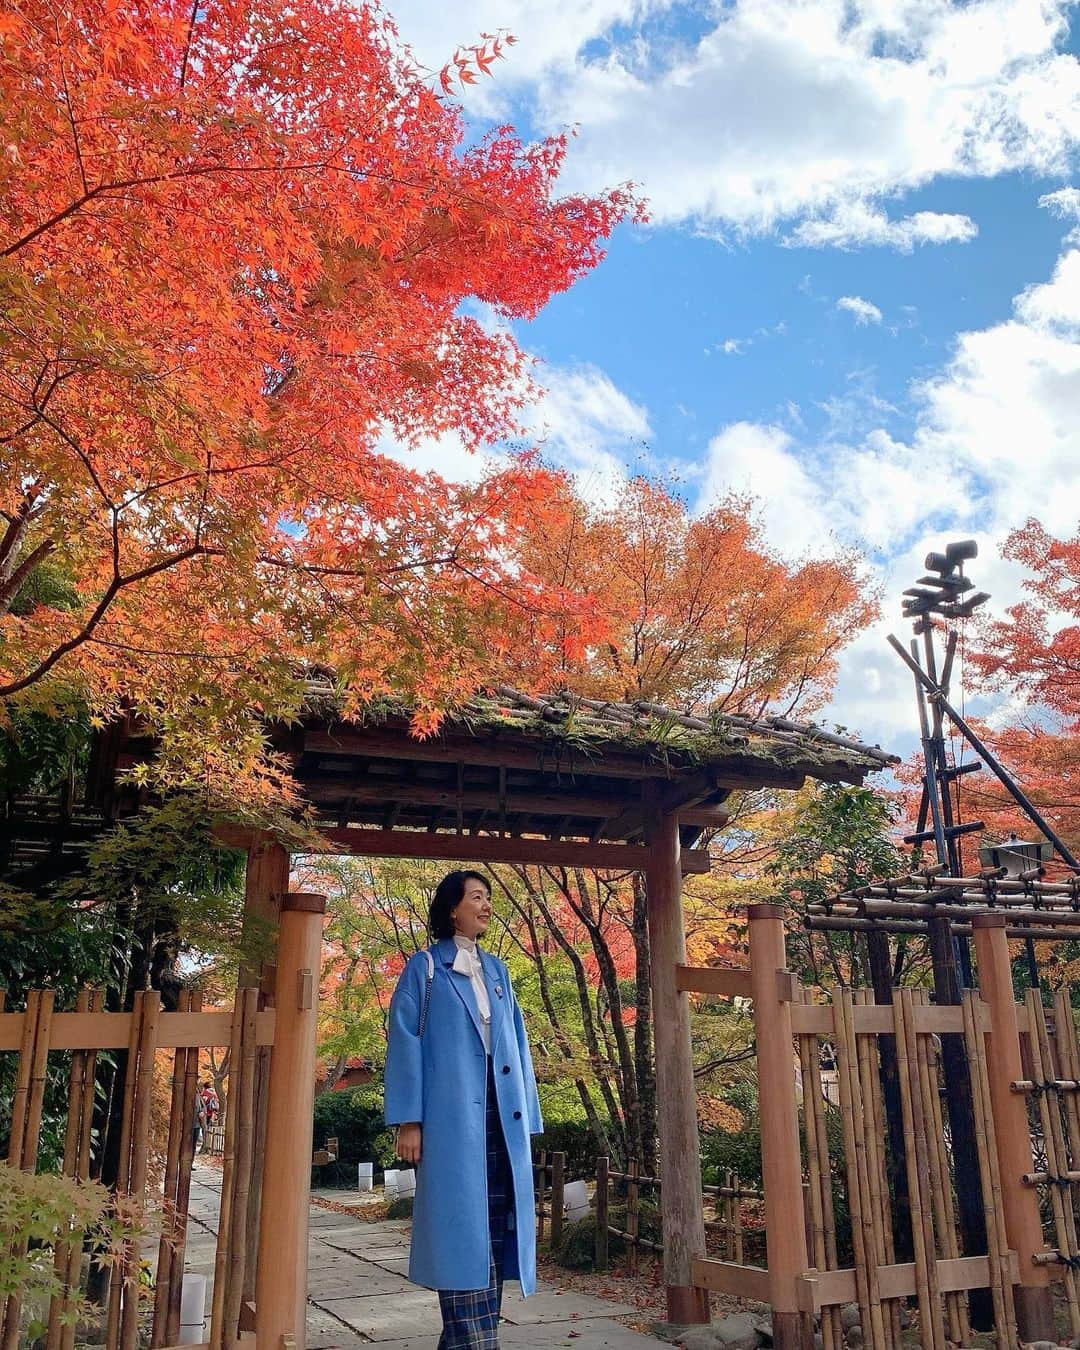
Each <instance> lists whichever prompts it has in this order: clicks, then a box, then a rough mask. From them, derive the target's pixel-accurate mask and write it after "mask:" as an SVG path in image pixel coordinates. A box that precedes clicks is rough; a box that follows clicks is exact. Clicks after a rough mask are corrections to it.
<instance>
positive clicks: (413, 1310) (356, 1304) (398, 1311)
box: [333, 1289, 442, 1341]
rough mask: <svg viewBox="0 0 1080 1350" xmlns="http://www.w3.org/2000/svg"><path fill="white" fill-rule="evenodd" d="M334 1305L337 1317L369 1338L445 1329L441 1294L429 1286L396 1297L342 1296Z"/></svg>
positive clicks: (416, 1335)
mask: <svg viewBox="0 0 1080 1350" xmlns="http://www.w3.org/2000/svg"><path fill="white" fill-rule="evenodd" d="M333 1308H334V1316H335V1317H338V1318H340V1319H341V1320H342V1321H343V1322H347V1323H348V1324H349V1326H350V1327H352V1328H353V1330H354V1331H358V1332H359V1333H360V1335H361V1336H366V1337H367V1339H368V1340H369V1341H395V1340H401V1339H402V1338H403V1337H404V1338H407V1339H410V1340H411V1339H413V1338H416V1339H419V1338H421V1337H423V1336H430V1335H435V1336H436V1337H437V1336H438V1333H439V1332H440V1331H441V1329H442V1317H441V1315H440V1313H439V1300H438V1297H437V1296H436V1295H435V1294H433V1293H431V1292H430V1291H429V1290H427V1289H413V1290H410V1291H409V1292H408V1293H405V1294H398V1295H396V1296H394V1297H392V1298H385V1297H381V1296H380V1295H378V1294H375V1295H371V1296H365V1297H359V1298H339V1299H335V1300H334V1304H333Z"/></svg>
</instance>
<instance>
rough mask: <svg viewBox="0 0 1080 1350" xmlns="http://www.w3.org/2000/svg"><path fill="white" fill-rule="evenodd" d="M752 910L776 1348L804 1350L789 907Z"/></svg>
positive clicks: (803, 1254) (804, 1260)
mask: <svg viewBox="0 0 1080 1350" xmlns="http://www.w3.org/2000/svg"><path fill="white" fill-rule="evenodd" d="M747 915H748V918H749V921H750V987H751V989H752V991H753V998H754V1028H755V1032H756V1036H757V1063H758V1098H759V1114H760V1116H761V1169H762V1175H763V1177H764V1181H765V1240H766V1246H767V1250H768V1262H769V1302H770V1304H771V1305H772V1323H773V1345H774V1346H775V1347H776V1350H804V1347H806V1346H808V1345H809V1340H808V1338H807V1337H806V1336H805V1335H804V1331H805V1324H804V1319H803V1316H802V1314H801V1313H800V1312H799V1304H798V1299H797V1294H796V1281H797V1280H798V1279H799V1278H800V1276H802V1275H803V1273H804V1272H805V1271H806V1269H807V1257H806V1233H805V1229H804V1228H803V1225H802V1224H801V1223H800V1222H799V1219H798V1216H799V1213H800V1209H801V1205H802V1166H801V1163H800V1150H799V1118H798V1108H797V1106H796V1102H795V1050H794V1045H793V1042H792V1032H791V1003H790V1002H789V1001H788V999H787V997H786V996H785V991H783V990H782V989H781V987H780V981H779V980H778V978H777V977H778V973H779V972H780V971H783V970H785V969H786V964H787V958H786V955H785V952H784V910H783V907H782V906H781V905H751V906H750V907H749V909H748V910H747Z"/></svg>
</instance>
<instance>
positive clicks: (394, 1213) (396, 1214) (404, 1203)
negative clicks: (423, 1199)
mask: <svg viewBox="0 0 1080 1350" xmlns="http://www.w3.org/2000/svg"><path fill="white" fill-rule="evenodd" d="M412 1211H413V1197H412V1196H411V1195H399V1196H398V1197H397V1199H396V1200H391V1201H390V1204H389V1205H388V1206H387V1210H386V1217H387V1218H388V1219H411V1218H412Z"/></svg>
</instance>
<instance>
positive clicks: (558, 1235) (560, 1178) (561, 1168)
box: [551, 1150, 566, 1251]
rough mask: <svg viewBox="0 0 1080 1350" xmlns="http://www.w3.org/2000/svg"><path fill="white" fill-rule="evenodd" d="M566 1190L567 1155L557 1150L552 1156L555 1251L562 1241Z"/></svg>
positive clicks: (552, 1232)
mask: <svg viewBox="0 0 1080 1350" xmlns="http://www.w3.org/2000/svg"><path fill="white" fill-rule="evenodd" d="M565 1189H566V1154H565V1153H563V1152H561V1151H559V1150H556V1151H555V1152H554V1153H553V1154H552V1155H551V1247H552V1250H553V1251H554V1250H555V1248H557V1247H558V1245H559V1243H560V1242H561V1241H562V1230H563V1204H564V1197H565Z"/></svg>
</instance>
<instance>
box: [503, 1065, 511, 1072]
mask: <svg viewBox="0 0 1080 1350" xmlns="http://www.w3.org/2000/svg"><path fill="white" fill-rule="evenodd" d="M509 1072H510V1065H509V1064H504V1065H503V1073H509Z"/></svg>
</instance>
